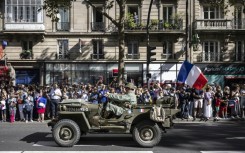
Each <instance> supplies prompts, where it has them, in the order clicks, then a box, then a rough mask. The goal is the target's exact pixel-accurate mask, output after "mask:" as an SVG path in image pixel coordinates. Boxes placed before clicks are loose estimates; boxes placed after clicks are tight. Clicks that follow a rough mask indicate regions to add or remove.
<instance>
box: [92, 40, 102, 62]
mask: <svg viewBox="0 0 245 153" xmlns="http://www.w3.org/2000/svg"><path fill="white" fill-rule="evenodd" d="M92 43H93V54H92V59H104V46H103V40H101V39H99V40H96V39H94V40H92Z"/></svg>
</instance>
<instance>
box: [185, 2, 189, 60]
mask: <svg viewBox="0 0 245 153" xmlns="http://www.w3.org/2000/svg"><path fill="white" fill-rule="evenodd" d="M188 5H189V2H188V0H186V10H185V11H186V12H185V14H186V18H185V19H186V23H185V25H186V26H185V34H186V40H185V60H188V47H189V43H188V35H189V18H188Z"/></svg>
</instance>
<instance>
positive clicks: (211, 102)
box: [0, 79, 245, 122]
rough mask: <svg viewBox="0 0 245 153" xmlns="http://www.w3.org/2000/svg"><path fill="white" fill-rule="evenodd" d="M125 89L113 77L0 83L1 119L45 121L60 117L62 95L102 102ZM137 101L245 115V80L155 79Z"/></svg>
mask: <svg viewBox="0 0 245 153" xmlns="http://www.w3.org/2000/svg"><path fill="white" fill-rule="evenodd" d="M108 92H110V93H122V94H123V93H124V92H125V91H124V88H123V86H117V81H116V79H114V80H113V81H112V82H111V83H110V84H109V85H105V84H103V82H98V83H97V84H95V85H92V84H89V83H87V84H84V83H79V84H73V85H64V84H56V83H54V84H52V85H46V86H38V85H23V84H19V85H17V86H9V85H5V84H4V83H2V84H1V85H0V101H1V104H0V110H1V116H0V119H1V121H2V122H6V121H9V122H15V121H23V122H33V120H35V121H38V122H44V120H45V119H54V118H55V117H57V105H58V103H59V102H61V101H62V100H63V99H84V100H85V101H88V102H91V103H94V104H99V103H105V102H106V101H107V97H106V96H105V94H106V93H108ZM135 94H136V96H137V103H138V104H149V105H152V104H154V103H156V101H157V100H158V99H159V98H161V97H163V96H166V95H168V96H172V97H174V100H175V101H174V104H175V109H180V113H179V114H178V115H177V117H179V118H181V119H192V120H196V119H197V118H200V120H203V121H207V120H209V119H211V118H214V119H217V120H218V119H220V118H224V119H226V118H244V117H245V115H244V111H245V110H244V109H245V84H244V85H238V84H234V85H233V86H231V87H228V86H225V87H224V88H223V89H222V87H221V86H219V85H212V86H211V85H207V86H206V87H205V88H204V89H203V90H197V89H193V88H190V87H188V86H186V85H178V86H175V85H171V84H160V83H154V84H152V85H151V86H150V87H149V88H147V87H137V88H136V89H135Z"/></svg>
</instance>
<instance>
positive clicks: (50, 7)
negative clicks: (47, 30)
mask: <svg viewBox="0 0 245 153" xmlns="http://www.w3.org/2000/svg"><path fill="white" fill-rule="evenodd" d="M71 4H72V0H44V5H43V9H44V10H46V16H48V17H50V18H51V20H52V22H58V21H59V18H58V17H57V14H58V13H59V8H67V9H69V8H70V7H71Z"/></svg>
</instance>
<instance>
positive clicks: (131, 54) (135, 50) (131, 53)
mask: <svg viewBox="0 0 245 153" xmlns="http://www.w3.org/2000/svg"><path fill="white" fill-rule="evenodd" d="M127 58H129V59H138V58H139V44H138V41H129V42H128V54H127Z"/></svg>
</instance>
